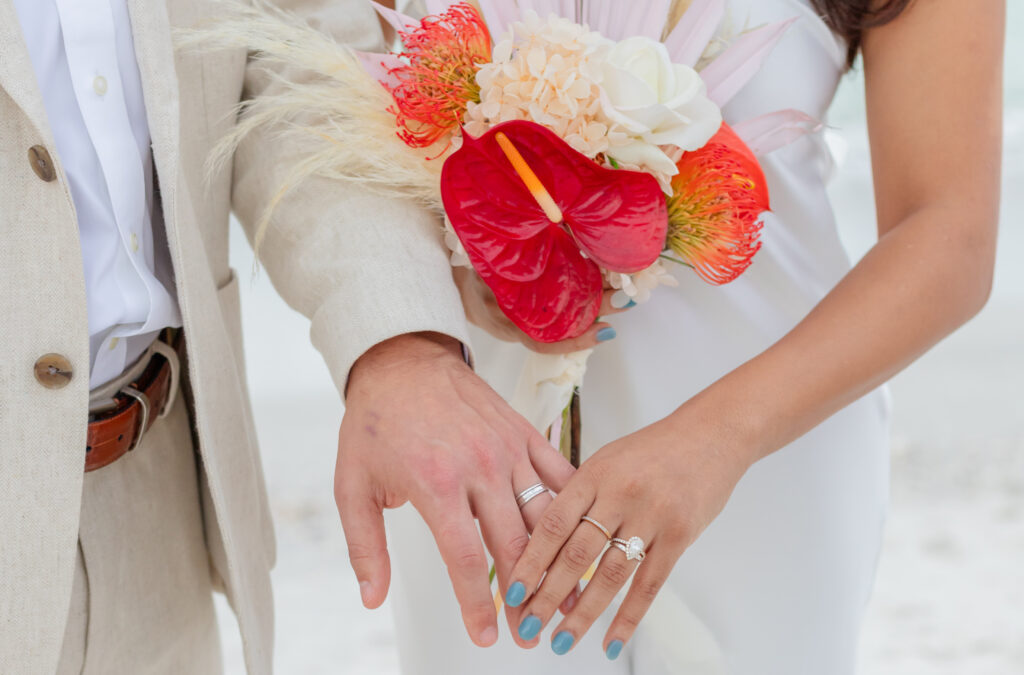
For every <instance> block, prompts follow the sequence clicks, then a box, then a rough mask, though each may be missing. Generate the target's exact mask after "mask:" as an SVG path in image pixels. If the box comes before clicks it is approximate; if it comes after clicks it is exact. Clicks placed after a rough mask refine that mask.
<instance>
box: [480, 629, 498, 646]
mask: <svg viewBox="0 0 1024 675" xmlns="http://www.w3.org/2000/svg"><path fill="white" fill-rule="evenodd" d="M497 641H498V629H497V628H495V627H494V626H488V627H487V628H484V630H483V632H482V633H480V644H482V645H484V646H485V647H489V646H491V645H493V644H494V643H495V642H497Z"/></svg>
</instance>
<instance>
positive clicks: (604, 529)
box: [580, 516, 612, 541]
mask: <svg viewBox="0 0 1024 675" xmlns="http://www.w3.org/2000/svg"><path fill="white" fill-rule="evenodd" d="M580 522H581V523H582V522H588V523H590V524H591V525H593V526H594V527H596V528H597V529H599V530H601V533H602V534H604V538H605V539H607V540H608V541H611V539H612V533H611V532H610V531H609V530H608V528H607V527H605V526H604V525H602V524H601V523H599V522H597V521H596V520H594V519H593V518H591V517H590V516H583V517H582V518H580Z"/></svg>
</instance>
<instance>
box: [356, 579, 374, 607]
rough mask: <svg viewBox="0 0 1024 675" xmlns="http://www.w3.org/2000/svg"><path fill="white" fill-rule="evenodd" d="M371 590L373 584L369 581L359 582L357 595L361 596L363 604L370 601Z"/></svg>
mask: <svg viewBox="0 0 1024 675" xmlns="http://www.w3.org/2000/svg"><path fill="white" fill-rule="evenodd" d="M371 590H373V584H371V583H370V582H369V581H360V582H359V595H360V597H362V599H363V604H364V605H365V604H368V603H369V602H370V591H371Z"/></svg>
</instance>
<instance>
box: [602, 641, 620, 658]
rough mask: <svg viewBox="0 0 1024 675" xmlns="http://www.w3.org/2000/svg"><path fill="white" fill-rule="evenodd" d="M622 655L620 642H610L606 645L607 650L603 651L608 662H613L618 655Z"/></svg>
mask: <svg viewBox="0 0 1024 675" xmlns="http://www.w3.org/2000/svg"><path fill="white" fill-rule="evenodd" d="M621 653H622V640H612V641H611V643H610V644H609V645H608V649H606V650H604V655H605V656H607V657H608V660H609V661H614V660H615V659H617V658H619V654H621Z"/></svg>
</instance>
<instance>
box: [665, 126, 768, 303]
mask: <svg viewBox="0 0 1024 675" xmlns="http://www.w3.org/2000/svg"><path fill="white" fill-rule="evenodd" d="M677 166H678V167H679V174H678V175H677V176H675V178H673V180H672V190H673V194H672V196H671V197H670V198H669V200H668V248H669V249H671V250H672V251H673V252H674V253H675V254H676V255H678V256H679V257H680V258H681V259H682V261H683V262H685V263H686V264H688V265H690V266H692V267H693V269H694V270H695V271H696V272H697V274H698V276H700V277H701V278H702V279H704V280H705V281H707V282H708V283H710V284H715V285H721V284H727V283H729V282H730V281H733V280H734V279H736V277H738V276H740V275H741V274H743V272H744V271H746V269H747V268H748V267H750V264H751V262H753V258H754V255H755V254H756V253H757V252H758V251H759V250H760V249H761V240H760V235H761V227H762V221H761V216H762V215H763V214H764V212H765V211H767V210H768V209H769V199H768V186H767V184H766V183H765V178H764V172H763V171H762V170H761V166H760V164H758V161H757V158H756V157H755V156H754V153H753V152H751V150H750V148H748V147H747V145H746V144H745V143H744V142H743V141H742V140H741V139H740V138H739V136H737V135H736V133H735V132H734V131H733V130H732V129H731V128H730V127H729V126H728V125H726V124H723V125H722V128H721V129H719V130H718V133H717V134H715V136H714V137H713V138H712V139H711V140H710V141H708V143H707V145H705V146H704V147H703V148H701V149H700V150H696V151H694V152H687V153H685V154H683V157H682V159H680V160H679V163H678V165H677Z"/></svg>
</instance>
